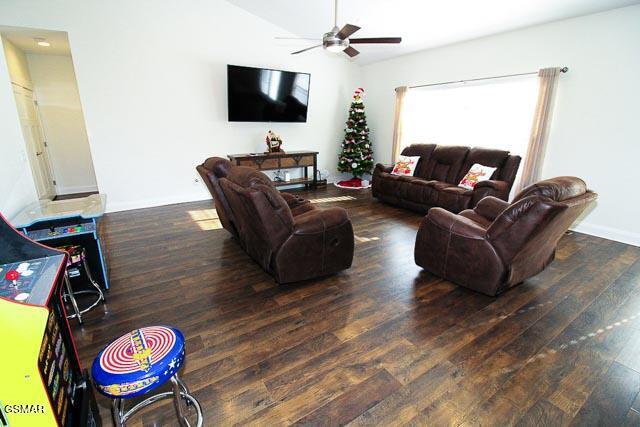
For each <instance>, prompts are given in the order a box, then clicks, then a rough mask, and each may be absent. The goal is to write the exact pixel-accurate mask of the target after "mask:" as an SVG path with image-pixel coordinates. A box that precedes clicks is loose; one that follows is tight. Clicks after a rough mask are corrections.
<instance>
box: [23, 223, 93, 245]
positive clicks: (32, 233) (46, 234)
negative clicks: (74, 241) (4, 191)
mask: <svg viewBox="0 0 640 427" xmlns="http://www.w3.org/2000/svg"><path fill="white" fill-rule="evenodd" d="M95 231H96V224H95V223H93V222H92V221H86V222H80V223H78V224H73V225H65V226H58V227H56V226H52V227H49V228H41V229H35V230H29V231H27V232H26V233H25V234H26V235H27V237H29V238H30V239H33V240H35V241H43V240H48V239H53V238H62V237H69V236H74V235H78V234H85V233H94V232H95Z"/></svg>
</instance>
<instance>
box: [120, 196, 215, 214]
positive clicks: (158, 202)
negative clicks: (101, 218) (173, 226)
mask: <svg viewBox="0 0 640 427" xmlns="http://www.w3.org/2000/svg"><path fill="white" fill-rule="evenodd" d="M207 199H211V196H207V195H206V194H202V193H197V194H190V195H186V196H185V195H180V196H171V197H162V198H154V199H144V200H135V201H128V202H113V201H110V200H109V197H108V196H107V212H121V211H130V210H134V209H146V208H155V207H158V206H166V205H175V204H178V203H188V202H198V201H202V200H207Z"/></svg>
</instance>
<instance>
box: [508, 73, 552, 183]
mask: <svg viewBox="0 0 640 427" xmlns="http://www.w3.org/2000/svg"><path fill="white" fill-rule="evenodd" d="M559 76H560V68H557V67H556V68H543V69H541V70H540V71H539V72H538V80H539V86H538V102H537V105H536V111H535V113H534V116H533V125H532V126H531V136H530V137H529V146H528V148H527V154H526V155H525V157H524V162H523V165H522V178H521V179H520V184H519V187H518V189H517V190H518V191H519V190H521V189H522V188H524V187H526V186H528V185H530V184H533V183H534V182H536V181H539V180H540V175H541V172H542V162H543V160H544V153H545V151H546V147H547V142H548V139H549V128H550V127H551V118H552V115H553V106H554V104H555V98H556V92H557V88H558V80H559Z"/></svg>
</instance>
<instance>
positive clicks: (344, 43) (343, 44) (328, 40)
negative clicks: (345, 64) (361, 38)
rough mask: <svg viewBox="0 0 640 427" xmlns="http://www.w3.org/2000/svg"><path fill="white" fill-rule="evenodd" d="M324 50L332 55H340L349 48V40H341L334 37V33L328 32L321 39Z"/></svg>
mask: <svg viewBox="0 0 640 427" xmlns="http://www.w3.org/2000/svg"><path fill="white" fill-rule="evenodd" d="M322 44H323V45H324V48H325V49H326V50H328V51H329V52H332V53H340V52H342V51H343V50H345V49H346V48H347V47H349V40H342V39H340V38H338V37H336V33H335V32H329V33H326V34H325V35H324V37H323V38H322Z"/></svg>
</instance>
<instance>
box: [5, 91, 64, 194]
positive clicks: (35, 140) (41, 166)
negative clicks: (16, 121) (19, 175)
mask: <svg viewBox="0 0 640 427" xmlns="http://www.w3.org/2000/svg"><path fill="white" fill-rule="evenodd" d="M12 86H13V94H14V95H15V97H16V105H17V107H18V115H19V116H20V125H21V126H22V135H23V136H24V141H25V144H26V147H27V155H28V156H29V163H30V165H31V172H32V173H33V178H34V181H35V183H36V191H37V192H38V198H40V199H51V198H53V197H54V196H55V195H56V188H55V181H54V177H53V172H52V170H51V164H50V163H49V154H48V152H47V147H46V144H45V141H44V137H43V134H42V127H41V125H40V120H39V118H38V114H37V111H36V106H35V103H34V99H33V92H32V91H30V90H29V89H26V88H23V87H22V86H18V85H16V84H14V85H12Z"/></svg>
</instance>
